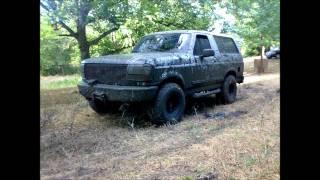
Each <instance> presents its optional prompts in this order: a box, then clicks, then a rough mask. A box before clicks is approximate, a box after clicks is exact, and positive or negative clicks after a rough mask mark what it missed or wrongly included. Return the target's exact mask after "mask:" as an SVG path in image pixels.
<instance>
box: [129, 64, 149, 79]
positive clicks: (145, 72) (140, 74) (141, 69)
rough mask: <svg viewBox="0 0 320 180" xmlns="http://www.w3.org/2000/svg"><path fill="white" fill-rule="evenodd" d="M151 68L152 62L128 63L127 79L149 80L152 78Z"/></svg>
mask: <svg viewBox="0 0 320 180" xmlns="http://www.w3.org/2000/svg"><path fill="white" fill-rule="evenodd" d="M151 70H152V65H150V64H139V65H128V67H127V80H133V81H148V80H150V78H151V77H150V74H151Z"/></svg>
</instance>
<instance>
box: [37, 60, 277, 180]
mask: <svg viewBox="0 0 320 180" xmlns="http://www.w3.org/2000/svg"><path fill="white" fill-rule="evenodd" d="M245 62H246V63H245V69H246V74H247V75H246V77H245V83H244V84H241V85H239V86H238V98H237V101H236V102H235V103H233V104H230V105H219V104H216V103H215V98H214V96H212V97H208V98H205V99H200V100H198V101H196V102H195V103H194V106H192V107H191V108H189V109H187V112H186V114H185V116H184V118H183V121H182V122H180V123H178V124H176V125H168V126H163V127H154V126H153V125H151V124H150V123H149V122H148V121H146V120H145V119H144V116H143V113H137V112H127V113H124V114H123V113H121V112H118V113H115V114H109V115H105V116H99V115H97V114H96V113H94V112H93V111H92V110H91V109H90V108H89V107H88V104H87V102H86V101H85V100H84V99H83V98H82V97H81V96H80V95H79V94H78V91H77V89H76V87H70V86H71V84H72V83H69V84H68V83H66V84H68V86H69V85H70V86H69V87H68V86H67V87H66V86H63V85H50V84H51V82H52V83H57V82H63V81H64V80H65V79H69V78H70V79H72V78H75V77H77V76H73V77H72V76H71V77H66V78H65V77H59V78H58V77H55V78H52V79H50V77H47V78H43V79H41V83H47V85H45V86H42V89H41V121H40V125H41V156H40V160H41V161H40V163H41V169H40V173H41V179H43V180H46V179H50V180H51V179H196V178H197V177H198V176H204V175H206V174H208V173H211V174H213V175H214V176H215V177H216V178H217V179H279V174H280V172H279V171H280V168H279V164H280V163H279V161H280V157H279V156H280V151H279V150H280V149H279V148H280V147H279V146H280V132H279V131H280V129H279V126H280V121H279V120H280V107H279V105H280V104H279V99H280V93H279V88H280V84H279V60H272V61H271V63H270V64H271V65H270V66H269V67H270V68H269V73H267V74H263V75H255V74H253V72H252V68H251V66H252V61H249V60H248V61H245ZM50 80H51V82H49V81H50ZM44 87H46V88H44ZM141 108H142V110H143V108H144V107H141ZM215 113H220V114H221V113H224V114H223V116H220V118H212V117H211V116H212V115H214V114H215Z"/></svg>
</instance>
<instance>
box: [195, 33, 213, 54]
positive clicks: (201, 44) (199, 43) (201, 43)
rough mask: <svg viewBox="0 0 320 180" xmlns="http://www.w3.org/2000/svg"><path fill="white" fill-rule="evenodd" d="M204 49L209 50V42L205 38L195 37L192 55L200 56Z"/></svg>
mask: <svg viewBox="0 0 320 180" xmlns="http://www.w3.org/2000/svg"><path fill="white" fill-rule="evenodd" d="M204 49H211V46H210V42H209V39H208V37H207V36H204V35H197V37H196V42H195V45H194V49H193V54H194V55H197V56H198V55H201V54H202V51H203V50H204Z"/></svg>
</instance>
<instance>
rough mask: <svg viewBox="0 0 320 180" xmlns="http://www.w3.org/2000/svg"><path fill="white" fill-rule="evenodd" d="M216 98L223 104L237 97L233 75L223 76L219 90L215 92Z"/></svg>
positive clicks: (231, 101)
mask: <svg viewBox="0 0 320 180" xmlns="http://www.w3.org/2000/svg"><path fill="white" fill-rule="evenodd" d="M216 97H217V99H218V101H220V102H221V103H223V104H231V103H233V102H234V101H235V100H236V97H237V81H236V78H235V77H234V76H233V75H229V76H227V77H226V78H225V80H224V82H223V85H222V89H221V92H220V93H218V94H217V96H216Z"/></svg>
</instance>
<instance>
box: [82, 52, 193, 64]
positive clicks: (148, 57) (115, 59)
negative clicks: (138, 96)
mask: <svg viewBox="0 0 320 180" xmlns="http://www.w3.org/2000/svg"><path fill="white" fill-rule="evenodd" d="M190 58H191V56H190V55H188V54H187V53H170V52H149V53H131V54H117V55H107V56H101V57H94V58H90V59H85V60H83V61H82V62H83V63H104V64H152V65H170V64H176V63H177V61H179V62H180V61H185V60H187V61H189V60H190ZM180 63H181V62H180Z"/></svg>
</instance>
